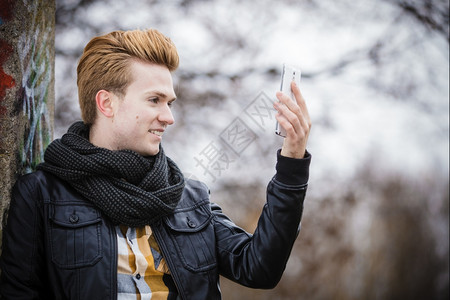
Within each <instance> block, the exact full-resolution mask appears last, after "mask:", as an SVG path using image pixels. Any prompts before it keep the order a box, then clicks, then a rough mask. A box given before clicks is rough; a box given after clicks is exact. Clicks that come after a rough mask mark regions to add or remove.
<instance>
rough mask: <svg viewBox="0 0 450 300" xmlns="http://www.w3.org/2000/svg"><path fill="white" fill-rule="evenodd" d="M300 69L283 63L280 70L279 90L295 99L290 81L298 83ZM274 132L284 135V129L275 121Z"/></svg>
mask: <svg viewBox="0 0 450 300" xmlns="http://www.w3.org/2000/svg"><path fill="white" fill-rule="evenodd" d="M301 75H302V73H301V71H300V69H299V68H296V67H293V66H291V65H287V64H283V71H282V72H281V87H280V91H282V92H283V93H285V94H286V95H288V96H290V97H291V99H292V100H294V101H295V96H294V93H293V92H292V89H291V82H292V81H295V83H296V84H297V86H299V85H300V78H301ZM275 133H276V134H277V135H279V136H282V137H286V130H284V128H283V127H281V126H280V124H278V121H277V122H276V127H275Z"/></svg>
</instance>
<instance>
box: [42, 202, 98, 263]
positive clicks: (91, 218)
mask: <svg viewBox="0 0 450 300" xmlns="http://www.w3.org/2000/svg"><path fill="white" fill-rule="evenodd" d="M49 208H50V211H49V217H50V227H49V228H50V232H49V243H50V251H51V257H52V261H53V263H55V264H56V265H57V266H59V267H60V268H66V269H73V268H80V267H86V266H92V265H94V264H95V263H96V262H97V261H99V260H100V259H101V253H102V244H101V241H100V236H101V216H100V213H99V212H98V211H97V210H96V209H95V208H94V207H90V206H84V205H73V204H72V205H50V206H49Z"/></svg>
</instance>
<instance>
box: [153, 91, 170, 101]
mask: <svg viewBox="0 0 450 300" xmlns="http://www.w3.org/2000/svg"><path fill="white" fill-rule="evenodd" d="M146 94H149V95H150V94H152V95H153V94H154V95H157V96H159V97H161V98H164V99H167V98H169V97H168V96H167V94H166V93H164V92H160V91H150V92H147V93H146ZM175 100H177V96H176V95H175V97H173V98H172V99H169V101H175Z"/></svg>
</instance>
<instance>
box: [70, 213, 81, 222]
mask: <svg viewBox="0 0 450 300" xmlns="http://www.w3.org/2000/svg"><path fill="white" fill-rule="evenodd" d="M79 219H80V218H79V217H78V215H76V214H71V215H70V216H69V221H70V223H72V224H75V223H77V222H78V220H79Z"/></svg>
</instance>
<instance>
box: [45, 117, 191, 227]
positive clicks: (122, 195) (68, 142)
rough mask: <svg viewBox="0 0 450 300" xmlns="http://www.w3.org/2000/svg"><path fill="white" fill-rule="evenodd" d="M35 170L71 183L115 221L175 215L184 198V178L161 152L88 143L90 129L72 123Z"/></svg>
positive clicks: (142, 220) (143, 221)
mask: <svg viewBox="0 0 450 300" xmlns="http://www.w3.org/2000/svg"><path fill="white" fill-rule="evenodd" d="M44 160H45V162H44V163H42V164H40V165H39V166H38V167H37V168H38V169H41V170H44V171H47V172H50V173H52V174H54V175H55V176H57V177H59V178H61V179H62V180H65V181H67V182H68V183H69V184H70V185H71V186H72V187H74V188H75V189H76V190H77V191H78V192H79V193H80V194H82V195H83V196H84V197H86V198H87V199H88V200H90V201H91V202H92V203H94V205H95V206H97V207H98V208H99V209H100V210H101V211H102V212H103V213H105V214H106V215H107V216H108V217H109V218H110V219H111V220H112V221H113V222H114V223H115V224H124V225H127V226H130V227H138V226H144V225H150V224H152V223H154V222H155V221H157V220H160V219H161V218H162V217H164V216H166V215H168V214H170V213H172V212H173V211H174V209H175V207H176V206H177V204H178V202H179V201H180V199H181V194H182V192H183V188H184V177H183V175H182V173H181V171H180V169H179V168H178V166H177V165H176V164H175V163H174V162H173V161H172V160H171V159H170V158H168V157H166V156H165V155H164V151H163V149H162V147H161V146H160V151H159V153H158V154H156V155H155V156H151V157H143V156H141V155H139V154H138V153H136V152H134V151H131V150H119V151H111V150H108V149H105V148H99V147H96V146H94V145H93V144H91V143H90V142H89V127H88V126H86V125H84V124H83V123H82V122H76V123H74V124H73V125H72V126H71V127H70V128H69V130H68V131H67V133H66V134H64V135H63V136H62V138H61V139H57V140H55V141H53V142H52V143H51V144H50V145H49V146H48V147H47V150H46V151H45V154H44Z"/></svg>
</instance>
